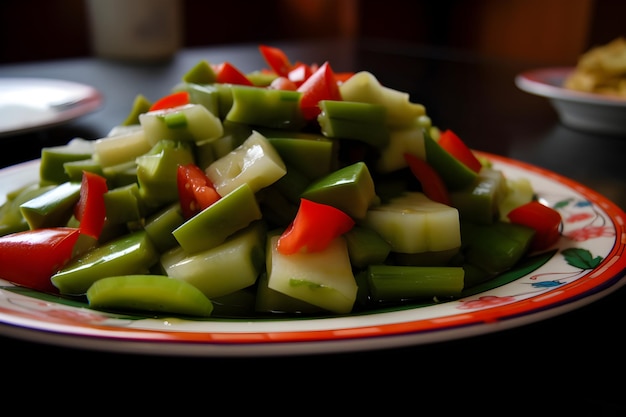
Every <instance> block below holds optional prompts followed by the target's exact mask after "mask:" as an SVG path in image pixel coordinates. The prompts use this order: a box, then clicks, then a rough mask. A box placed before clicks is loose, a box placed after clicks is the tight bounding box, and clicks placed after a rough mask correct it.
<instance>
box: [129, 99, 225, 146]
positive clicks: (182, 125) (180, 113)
mask: <svg viewBox="0 0 626 417" xmlns="http://www.w3.org/2000/svg"><path fill="white" fill-rule="evenodd" d="M139 122H140V123H141V126H142V127H143V130H144V133H145V135H146V138H147V139H148V142H150V144H151V145H155V144H156V143H157V142H158V141H160V140H163V139H170V140H181V141H193V142H196V143H199V142H203V141H207V140H215V139H217V138H219V137H221V136H222V134H223V133H224V127H223V126H222V121H221V120H220V119H219V117H217V116H216V115H214V114H213V113H211V112H210V111H209V110H208V109H207V108H206V107H204V106H203V105H201V104H186V105H184V106H178V107H173V108H169V109H163V110H153V111H150V112H147V113H143V114H141V115H139Z"/></svg>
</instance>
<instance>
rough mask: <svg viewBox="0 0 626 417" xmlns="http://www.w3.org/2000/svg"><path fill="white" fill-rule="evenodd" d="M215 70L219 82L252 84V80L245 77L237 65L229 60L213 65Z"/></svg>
mask: <svg viewBox="0 0 626 417" xmlns="http://www.w3.org/2000/svg"><path fill="white" fill-rule="evenodd" d="M213 70H214V71H215V76H216V81H217V82H218V83H221V84H236V85H250V86H251V85H252V81H250V80H249V79H248V77H246V75H245V74H244V73H243V72H241V71H240V70H239V69H238V68H237V67H235V66H234V65H233V64H231V63H230V62H228V61H226V62H222V63H221V64H218V65H213Z"/></svg>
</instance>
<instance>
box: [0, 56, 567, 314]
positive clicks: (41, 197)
mask: <svg viewBox="0 0 626 417" xmlns="http://www.w3.org/2000/svg"><path fill="white" fill-rule="evenodd" d="M259 52H260V53H261V54H262V55H263V57H264V58H265V60H266V62H267V66H268V68H266V69H261V70H258V71H255V72H252V73H247V74H244V73H243V72H241V71H240V70H239V69H238V68H237V67H236V65H235V64H234V63H230V62H221V63H209V62H208V61H206V60H203V61H201V62H198V63H197V65H195V66H194V67H193V68H191V69H189V71H188V72H187V73H186V74H183V75H182V78H181V81H180V83H179V84H178V85H175V86H173V88H172V93H171V94H170V95H168V96H166V97H161V98H158V99H157V100H155V101H154V102H152V101H150V100H149V99H147V98H146V97H145V96H144V95H142V94H141V93H140V92H138V95H137V97H136V99H135V102H134V103H132V106H131V105H130V103H129V107H131V110H130V112H129V115H128V117H127V119H126V120H124V121H120V124H119V126H114V127H112V130H111V132H110V133H109V134H108V135H107V136H106V137H103V138H100V139H97V140H93V141H89V140H84V139H80V138H78V139H73V140H72V141H70V142H69V143H68V144H67V145H64V146H55V147H47V148H43V149H42V152H41V163H40V172H39V180H38V181H37V182H36V183H33V184H29V185H27V186H24V187H21V188H19V189H16V190H14V191H12V192H10V193H9V194H8V195H7V196H6V197H7V198H6V202H5V203H4V204H3V205H2V206H1V208H0V278H2V279H4V280H6V281H9V282H11V283H14V284H16V285H19V286H24V287H28V288H31V289H34V290H38V291H44V292H49V293H53V294H57V295H59V296H60V297H68V298H72V299H73V298H77V299H82V300H84V301H85V302H86V303H87V304H88V305H89V307H90V308H94V309H101V310H105V311H107V310H108V311H122V312H133V311H134V312H137V311H139V312H142V313H145V314H167V315H180V316H198V317H211V316H247V317H249V316H255V315H256V316H268V315H270V316H273V315H284V314H314V315H318V314H321V315H334V314H337V315H341V314H348V313H352V312H360V311H368V310H373V309H377V308H380V307H381V306H389V305H395V304H399V303H411V302H416V301H420V300H435V301H436V302H439V301H445V300H449V299H454V298H455V297H459V296H460V294H461V293H462V291H463V290H464V289H467V288H471V287H472V286H475V285H477V284H479V283H483V282H485V281H487V280H490V279H493V278H494V277H495V276H497V275H498V274H500V273H502V272H504V271H507V270H509V269H511V268H512V267H514V266H515V264H516V263H518V262H519V261H520V259H522V258H523V257H525V256H526V255H527V254H529V253H530V252H533V251H537V250H543V249H546V248H548V247H550V246H551V245H554V244H555V243H556V241H557V240H558V238H559V225H560V221H561V219H560V216H559V214H558V212H556V211H555V210H553V209H551V208H548V207H546V206H544V205H542V204H540V203H539V202H538V201H536V200H535V197H534V191H533V189H532V186H531V185H530V183H529V181H527V180H525V179H509V178H506V177H505V175H504V174H503V173H502V172H501V171H498V170H497V169H495V168H494V167H493V166H492V165H491V164H490V162H489V160H487V159H485V158H479V157H477V154H476V153H475V152H474V151H473V150H471V149H470V148H469V147H468V146H467V145H466V144H465V143H464V141H463V140H462V139H461V138H460V137H459V136H457V135H456V134H455V133H454V132H453V131H452V130H440V129H438V128H437V127H436V126H435V125H433V123H432V121H431V119H430V118H429V116H428V114H427V112H426V109H425V107H424V106H423V105H422V104H419V103H415V102H413V101H411V99H410V97H409V94H408V93H405V92H402V91H398V90H394V89H391V88H388V87H386V86H384V85H382V84H381V83H380V82H379V80H377V78H376V77H375V76H374V75H373V74H371V73H369V72H367V71H361V72H356V73H340V72H335V71H334V69H333V68H332V67H331V64H330V63H329V62H324V63H322V64H321V65H317V64H315V63H309V64H305V63H301V62H296V63H292V62H291V61H290V59H289V58H288V57H287V56H286V54H285V53H284V52H283V51H282V50H280V49H278V48H275V47H270V46H266V45H261V46H260V47H259Z"/></svg>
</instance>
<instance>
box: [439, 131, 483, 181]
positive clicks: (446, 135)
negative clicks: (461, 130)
mask: <svg viewBox="0 0 626 417" xmlns="http://www.w3.org/2000/svg"><path fill="white" fill-rule="evenodd" d="M438 143H439V145H440V146H441V147H442V148H443V149H445V150H446V151H448V153H450V154H452V156H454V157H455V158H456V159H458V160H459V161H461V162H462V163H463V164H465V166H467V167H468V168H469V169H471V170H472V171H474V172H479V171H480V169H481V168H482V164H481V163H480V161H479V160H478V158H476V155H474V152H472V150H471V149H470V148H469V147H468V146H467V145H466V144H465V142H463V140H461V138H460V137H459V136H458V135H457V134H456V133H454V132H453V131H452V130H450V129H447V130H444V131H442V132H441V134H440V135H439V140H438Z"/></svg>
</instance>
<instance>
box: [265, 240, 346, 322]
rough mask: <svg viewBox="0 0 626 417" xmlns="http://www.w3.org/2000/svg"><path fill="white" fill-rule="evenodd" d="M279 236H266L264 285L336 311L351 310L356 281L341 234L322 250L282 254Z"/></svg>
mask: <svg viewBox="0 0 626 417" xmlns="http://www.w3.org/2000/svg"><path fill="white" fill-rule="evenodd" d="M278 238H279V236H272V237H271V238H270V250H269V251H268V252H269V253H268V255H267V258H266V259H267V273H268V288H270V289H272V290H275V291H278V292H281V293H283V294H286V295H288V296H290V297H293V298H297V299H299V300H302V301H306V302H307V303H309V304H313V305H316V306H318V307H321V308H323V309H325V310H328V311H331V312H333V313H337V314H346V313H349V312H350V311H352V307H353V305H354V302H355V300H356V294H357V284H356V280H355V278H354V275H353V273H352V266H351V265H350V257H349V255H348V248H347V245H346V241H345V239H344V238H343V237H338V238H335V239H334V240H332V241H331V242H330V244H329V245H328V247H327V248H326V249H324V250H323V251H319V252H310V253H295V254H292V255H283V254H281V253H280V252H278V250H277V249H276V244H277V242H278Z"/></svg>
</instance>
